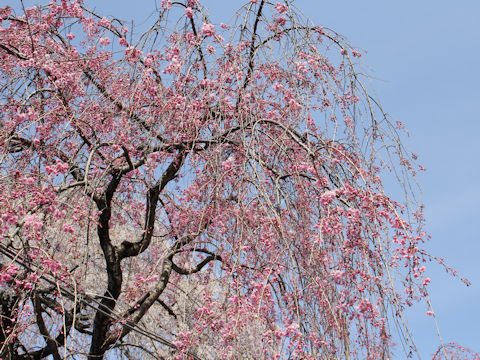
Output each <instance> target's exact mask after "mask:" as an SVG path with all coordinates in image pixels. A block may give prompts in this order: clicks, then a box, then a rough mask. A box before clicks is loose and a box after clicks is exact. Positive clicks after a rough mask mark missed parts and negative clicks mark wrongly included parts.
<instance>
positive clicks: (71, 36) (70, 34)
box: [67, 33, 75, 40]
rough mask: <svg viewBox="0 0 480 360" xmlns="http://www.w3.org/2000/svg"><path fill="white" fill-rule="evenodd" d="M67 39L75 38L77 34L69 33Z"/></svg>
mask: <svg viewBox="0 0 480 360" xmlns="http://www.w3.org/2000/svg"><path fill="white" fill-rule="evenodd" d="M67 39H68V40H73V39H75V34H73V33H68V34H67Z"/></svg>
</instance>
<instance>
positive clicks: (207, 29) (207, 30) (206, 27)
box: [202, 23, 215, 36]
mask: <svg viewBox="0 0 480 360" xmlns="http://www.w3.org/2000/svg"><path fill="white" fill-rule="evenodd" d="M213 28H214V25H213V24H206V23H204V24H203V25H202V34H203V35H205V36H213V35H215V30H213Z"/></svg>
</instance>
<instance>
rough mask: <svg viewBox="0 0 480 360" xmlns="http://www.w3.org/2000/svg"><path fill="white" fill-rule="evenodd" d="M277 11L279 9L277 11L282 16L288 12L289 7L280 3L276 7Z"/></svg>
mask: <svg viewBox="0 0 480 360" xmlns="http://www.w3.org/2000/svg"><path fill="white" fill-rule="evenodd" d="M275 9H277V11H278V12H279V13H280V14H283V13H285V12H287V9H288V8H287V7H286V6H285V5H282V4H280V3H277V5H275Z"/></svg>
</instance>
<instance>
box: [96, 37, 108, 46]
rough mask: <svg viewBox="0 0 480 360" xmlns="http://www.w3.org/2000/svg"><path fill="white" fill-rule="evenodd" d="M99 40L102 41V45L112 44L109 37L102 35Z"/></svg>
mask: <svg viewBox="0 0 480 360" xmlns="http://www.w3.org/2000/svg"><path fill="white" fill-rule="evenodd" d="M99 42H100V45H108V44H110V39H109V38H107V37H102V38H101V39H100V41H99Z"/></svg>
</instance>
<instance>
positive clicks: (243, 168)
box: [0, 0, 461, 359]
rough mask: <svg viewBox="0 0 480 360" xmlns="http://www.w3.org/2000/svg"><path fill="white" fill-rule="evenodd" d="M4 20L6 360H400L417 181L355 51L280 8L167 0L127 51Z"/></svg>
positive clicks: (112, 29) (94, 18) (108, 21)
mask: <svg viewBox="0 0 480 360" xmlns="http://www.w3.org/2000/svg"><path fill="white" fill-rule="evenodd" d="M0 11H1V18H2V27H1V32H0V57H1V60H2V67H1V86H2V91H1V96H2V108H1V111H2V114H1V128H0V137H1V150H2V161H1V165H0V166H1V169H0V179H1V180H0V186H1V190H2V194H4V196H3V197H2V198H1V199H0V202H1V205H0V209H1V220H0V221H1V223H0V224H1V225H0V226H1V231H2V240H1V247H0V251H1V253H2V254H3V257H2V258H1V270H0V306H1V307H2V319H1V321H2V323H1V324H2V330H1V333H0V340H1V343H2V345H1V348H0V354H1V357H2V358H6V359H17V358H19V359H30V358H44V357H48V356H50V357H53V358H54V359H61V358H66V357H69V356H73V357H80V358H81V357H86V356H88V358H89V359H101V358H103V357H104V356H106V354H107V353H111V356H115V357H118V358H130V359H138V358H148V357H152V358H195V359H197V358H200V359H215V358H252V359H260V358H302V359H306V358H312V359H313V358H315V359H317V358H324V359H331V358H346V359H355V358H360V359H363V358H371V359H377V358H387V357H391V356H392V354H393V349H394V347H393V345H392V338H391V336H392V335H391V334H392V331H391V329H392V328H393V329H396V330H397V332H398V336H399V337H400V338H401V339H402V340H403V342H404V346H403V350H404V351H405V352H406V353H407V354H412V353H413V352H415V350H416V348H415V344H414V342H413V339H412V338H411V336H410V334H409V331H408V328H407V327H406V326H405V321H404V319H403V316H402V310H403V309H404V308H405V306H409V305H411V304H412V303H413V302H414V301H417V300H419V299H422V298H426V299H427V301H428V295H427V292H426V288H425V287H426V285H427V284H428V282H429V279H428V278H426V277H424V275H423V273H424V271H425V267H424V265H423V263H424V262H425V260H427V259H429V256H428V254H427V253H426V252H425V251H424V250H422V248H421V244H422V242H423V241H424V240H425V238H426V235H425V234H424V233H423V232H422V229H421V225H422V215H421V209H417V208H416V207H415V206H412V205H413V204H412V203H411V201H410V200H412V199H414V198H413V197H412V196H411V195H414V193H413V192H412V191H411V186H410V182H409V179H410V178H411V177H412V176H414V174H415V171H417V165H414V160H413V159H411V156H410V155H409V154H408V153H407V152H406V151H405V150H404V149H403V147H402V144H401V142H400V140H399V137H398V134H397V131H398V130H399V129H401V128H402V125H401V124H400V123H396V124H391V123H390V121H389V119H388V118H387V117H386V116H385V114H384V113H383V112H382V110H381V108H380V107H379V106H378V105H377V104H376V102H375V101H374V100H373V99H372V98H371V97H370V96H369V95H368V93H367V91H366V88H365V87H364V86H363V85H362V83H361V81H360V80H361V77H360V76H359V75H358V74H357V73H356V71H355V69H354V61H355V59H356V58H358V57H360V56H361V53H360V52H358V51H356V50H355V49H352V48H351V47H349V46H348V44H347V43H345V41H344V39H342V38H341V37H340V36H339V35H337V34H336V33H334V32H333V31H330V30H327V29H323V28H321V27H317V26H313V25H311V24H309V22H308V21H307V20H306V19H303V18H301V17H300V16H299V15H298V14H297V13H296V12H295V10H294V8H293V5H292V4H291V3H290V2H285V3H270V2H267V1H262V0H259V1H254V0H252V1H250V2H249V3H247V4H245V5H244V6H243V7H242V8H241V9H240V10H239V11H238V13H237V15H238V16H237V18H236V19H237V20H236V21H237V23H233V24H230V25H229V26H227V25H224V24H220V25H217V24H216V25H213V24H212V23H211V22H210V20H209V18H208V16H207V14H206V11H205V9H203V8H202V7H201V5H200V3H199V2H198V1H192V0H189V1H186V2H182V3H180V2H173V3H172V2H171V1H162V4H161V7H160V8H159V9H158V13H157V16H156V19H155V22H154V23H153V24H152V26H151V27H150V28H149V29H148V30H147V31H146V32H144V33H143V34H142V35H140V36H138V37H133V36H131V35H130V34H131V32H130V34H129V30H130V31H131V29H128V28H127V27H126V26H125V24H123V23H122V22H120V21H119V20H117V19H115V18H106V17H103V16H101V15H99V14H96V13H94V12H92V11H90V10H88V9H87V8H85V7H84V6H83V5H82V3H81V2H80V1H52V2H50V3H49V4H48V5H45V6H36V7H33V8H27V9H25V8H23V9H22V10H12V9H11V8H9V7H5V8H3V9H1V10H0ZM386 170H395V173H396V174H397V175H398V177H399V179H400V181H401V183H402V184H403V186H404V187H405V189H406V194H407V198H406V202H405V204H399V203H397V202H395V201H394V200H392V199H390V197H388V196H387V195H386V194H385V192H384V191H383V186H382V182H381V179H380V176H382V175H384V174H385V171H386ZM440 350H441V351H439V352H438V353H437V354H435V356H436V358H440V357H441V356H450V355H449V353H452V354H453V353H454V352H455V351H456V350H458V349H455V351H453V350H452V351H451V347H450V346H442V347H441V349H440ZM460 350H461V349H460ZM398 351H402V349H401V347H398Z"/></svg>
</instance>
